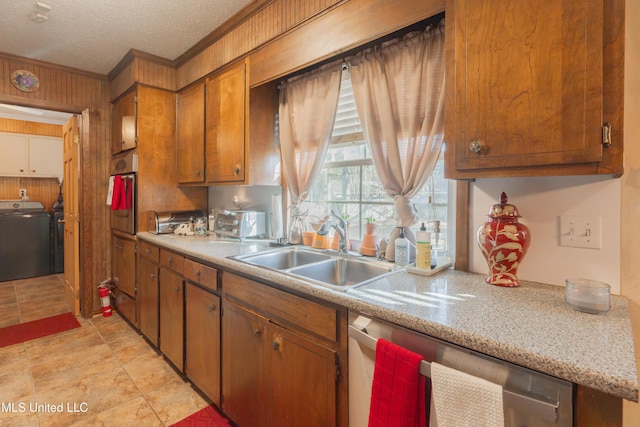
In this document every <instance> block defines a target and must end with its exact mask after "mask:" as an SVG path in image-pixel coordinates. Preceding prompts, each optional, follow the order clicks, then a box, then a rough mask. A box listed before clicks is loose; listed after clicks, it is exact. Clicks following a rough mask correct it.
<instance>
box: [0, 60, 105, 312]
mask: <svg viewBox="0 0 640 427" xmlns="http://www.w3.org/2000/svg"><path fill="white" fill-rule="evenodd" d="M16 70H27V71H30V72H32V73H34V74H36V75H37V76H38V77H39V79H40V89H38V90H37V91H35V92H31V93H26V92H21V91H19V90H18V89H16V88H15V87H14V86H13V85H12V84H11V82H10V77H11V74H12V73H13V72H14V71H16ZM0 102H2V103H7V104H14V105H22V106H26V107H33V108H43V109H49V110H55V111H64V112H69V113H81V112H82V111H83V110H86V109H88V110H90V111H91V112H92V113H93V114H94V116H95V117H97V118H98V119H97V120H95V121H94V122H92V123H91V132H88V133H87V137H86V138H82V139H81V143H82V146H81V147H80V152H81V162H82V163H81V164H82V170H81V175H82V176H81V178H80V183H79V185H80V197H81V200H80V206H81V208H80V222H81V233H80V248H79V253H80V257H81V258H80V265H81V266H82V269H81V272H80V276H81V277H80V286H81V292H80V299H81V301H80V302H81V306H82V307H81V311H82V315H83V316H85V317H88V316H91V315H92V314H93V313H94V311H99V310H100V305H99V304H98V295H97V290H96V287H97V285H98V284H99V283H100V282H101V281H102V280H104V279H105V278H107V277H109V276H110V274H111V268H110V264H111V262H110V261H111V259H110V253H109V247H108V246H109V245H107V244H105V242H107V241H108V239H107V237H108V233H109V218H108V210H107V206H106V205H105V202H104V201H105V200H106V196H107V182H108V178H109V161H110V159H111V152H110V145H109V144H108V141H110V139H111V105H110V104H109V81H108V79H107V77H106V76H100V75H97V74H94V73H89V72H84V71H80V70H76V69H72V68H68V67H63V66H58V65H55V64H50V63H46V62H41V61H35V60H30V59H26V58H21V57H16V56H13V55H7V54H0ZM55 181H57V180H55ZM56 193H57V191H56ZM94 308H95V310H94Z"/></svg>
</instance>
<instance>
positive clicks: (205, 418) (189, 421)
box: [169, 406, 231, 427]
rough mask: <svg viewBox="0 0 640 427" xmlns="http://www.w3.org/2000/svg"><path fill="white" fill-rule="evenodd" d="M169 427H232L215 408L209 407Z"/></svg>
mask: <svg viewBox="0 0 640 427" xmlns="http://www.w3.org/2000/svg"><path fill="white" fill-rule="evenodd" d="M169 427H231V423H230V422H229V420H228V419H226V418H225V417H224V416H223V415H221V414H220V413H219V412H218V411H217V410H216V409H215V408H214V407H213V406H207V407H205V408H202V409H200V410H199V411H198V412H196V413H193V414H191V415H189V416H188V417H187V418H185V419H183V420H181V421H178V422H177V423H175V424H172V425H170V426H169Z"/></svg>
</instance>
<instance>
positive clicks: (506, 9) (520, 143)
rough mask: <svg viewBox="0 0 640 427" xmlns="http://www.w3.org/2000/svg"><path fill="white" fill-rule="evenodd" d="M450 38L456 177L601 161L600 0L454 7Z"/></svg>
mask: <svg viewBox="0 0 640 427" xmlns="http://www.w3.org/2000/svg"><path fill="white" fill-rule="evenodd" d="M450 16H451V18H452V20H455V21H454V22H451V24H452V25H449V24H450V22H449V21H450ZM447 38H448V43H449V47H448V50H449V52H448V54H447V60H448V61H453V62H452V63H453V65H451V66H449V67H448V69H449V70H452V71H454V72H453V73H452V74H453V76H452V77H453V78H451V79H449V77H448V78H447V85H449V84H451V85H452V86H451V88H452V90H453V92H450V94H451V93H452V95H451V96H449V95H448V96H447V99H448V100H451V101H454V102H447V103H446V108H447V112H446V118H447V119H446V120H447V121H448V122H450V121H453V124H451V123H447V132H448V134H447V135H446V138H447V142H448V143H449V144H450V145H452V146H453V150H448V151H447V152H446V155H453V156H454V161H453V162H452V163H453V167H454V168H455V170H457V171H472V170H478V171H482V170H491V169H493V170H496V169H497V170H500V169H503V170H504V169H505V168H532V167H541V166H552V165H576V164H585V163H597V162H600V161H601V159H602V125H603V123H602V114H603V109H602V100H603V59H602V58H603V2H602V0H578V1H575V0H571V1H569V0H560V1H555V2H543V1H533V0H528V1H524V2H519V3H518V6H517V7H514V4H513V2H511V1H509V0H491V1H478V2H472V1H466V0H454V1H451V2H448V3H447ZM447 163H448V169H449V170H448V171H447V173H446V175H447V176H452V175H455V172H452V171H451V170H450V169H451V162H447ZM567 171H568V170H567ZM567 171H565V173H564V174H567V173H568V172H567ZM472 176H473V175H472ZM476 176H499V175H496V174H492V173H485V174H484V175H483V174H478V175H476Z"/></svg>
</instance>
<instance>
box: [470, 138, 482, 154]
mask: <svg viewBox="0 0 640 427" xmlns="http://www.w3.org/2000/svg"><path fill="white" fill-rule="evenodd" d="M485 148H486V146H485V145H484V144H483V143H482V142H480V141H478V140H477V139H474V140H473V141H471V144H469V151H471V152H472V153H476V154H480V153H481V152H483V151H484V150H485Z"/></svg>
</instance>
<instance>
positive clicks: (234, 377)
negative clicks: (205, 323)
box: [222, 300, 269, 427]
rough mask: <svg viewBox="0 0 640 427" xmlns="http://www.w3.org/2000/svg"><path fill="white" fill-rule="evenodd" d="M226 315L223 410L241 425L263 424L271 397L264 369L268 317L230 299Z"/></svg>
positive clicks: (225, 307)
mask: <svg viewBox="0 0 640 427" xmlns="http://www.w3.org/2000/svg"><path fill="white" fill-rule="evenodd" d="M223 304H224V307H223V309H224V313H223V315H222V395H223V396H224V400H223V402H222V409H223V410H224V412H225V413H226V414H227V415H228V416H229V417H230V418H231V419H232V420H233V421H234V422H235V423H236V424H237V425H239V426H243V427H245V426H246V427H251V426H259V425H261V423H263V422H264V419H265V418H264V415H263V414H264V413H265V408H264V405H265V404H266V402H267V400H268V398H269V396H268V394H269V393H268V391H267V390H266V389H265V386H264V384H263V382H262V381H261V379H260V372H261V371H264V368H265V366H264V358H263V357H262V354H263V349H264V342H265V329H266V326H267V319H266V318H264V317H262V316H259V315H258V314H256V313H253V312H251V311H249V310H246V309H244V308H242V307H241V306H239V305H237V304H234V303H232V302H230V301H226V300H225V301H224V303H223Z"/></svg>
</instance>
